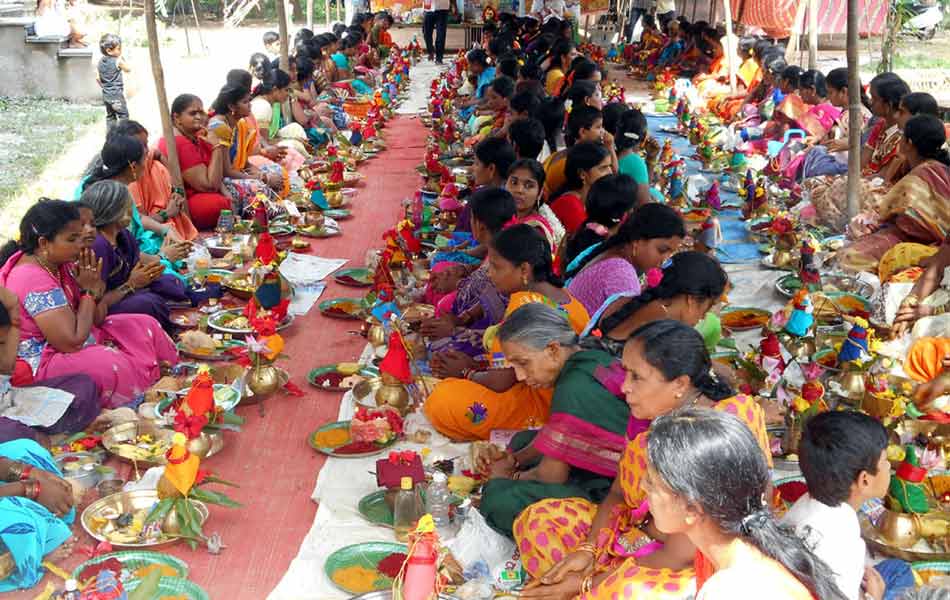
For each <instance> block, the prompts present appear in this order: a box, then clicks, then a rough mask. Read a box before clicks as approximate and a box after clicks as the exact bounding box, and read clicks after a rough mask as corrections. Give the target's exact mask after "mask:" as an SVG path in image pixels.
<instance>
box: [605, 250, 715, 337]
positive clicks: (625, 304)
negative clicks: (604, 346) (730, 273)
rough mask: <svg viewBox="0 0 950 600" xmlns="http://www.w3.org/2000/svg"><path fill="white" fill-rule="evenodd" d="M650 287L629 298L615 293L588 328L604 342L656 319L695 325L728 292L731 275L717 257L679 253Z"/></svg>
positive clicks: (696, 253)
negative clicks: (598, 334)
mask: <svg viewBox="0 0 950 600" xmlns="http://www.w3.org/2000/svg"><path fill="white" fill-rule="evenodd" d="M657 275H658V278H659V281H656V280H655V279H654V280H650V278H648V281H647V282H646V283H647V286H648V287H647V289H645V290H643V291H642V292H641V293H640V295H638V296H635V297H632V298H630V297H629V294H627V295H626V296H627V299H624V297H623V295H619V294H615V295H614V296H613V297H611V298H608V299H607V301H606V302H604V304H603V306H602V307H601V309H600V310H599V311H597V312H596V313H595V314H594V315H593V317H592V318H591V322H590V325H589V327H588V330H593V329H594V328H595V327H596V328H598V329H599V330H600V333H601V335H602V338H603V340H604V341H605V342H608V343H609V342H614V343H617V342H621V341H623V340H625V339H627V336H629V335H630V333H631V332H632V331H633V330H635V329H636V328H638V327H640V326H642V325H643V324H645V323H649V322H651V321H656V320H657V319H676V320H677V321H680V322H682V323H685V324H686V325H689V326H690V327H693V326H695V325H696V324H697V323H699V321H700V320H701V319H702V318H703V317H704V316H705V315H706V313H707V312H709V310H710V309H712V307H713V306H714V305H715V304H716V303H717V302H718V301H719V298H720V297H722V294H723V293H724V292H725V291H726V284H727V283H728V277H727V276H726V272H725V271H723V269H722V267H721V266H720V265H719V263H718V262H716V260H715V259H714V258H711V257H709V256H707V255H706V254H704V253H702V252H692V251H690V252H680V253H679V254H675V255H674V256H673V258H672V259H671V260H670V264H669V265H668V266H667V267H665V268H664V269H663V270H662V271H661V272H660V273H658V274H657Z"/></svg>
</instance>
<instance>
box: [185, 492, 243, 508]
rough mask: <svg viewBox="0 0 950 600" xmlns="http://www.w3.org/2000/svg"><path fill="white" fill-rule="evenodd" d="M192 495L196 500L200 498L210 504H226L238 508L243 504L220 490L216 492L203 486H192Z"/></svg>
mask: <svg viewBox="0 0 950 600" xmlns="http://www.w3.org/2000/svg"><path fill="white" fill-rule="evenodd" d="M191 497H192V498H194V499H195V500H200V501H202V502H206V503H208V504H217V505H218V506H226V507H228V508H238V507H240V506H241V504H239V503H238V502H235V501H234V500H231V499H230V498H228V497H227V496H225V495H224V494H222V493H220V492H214V491H211V490H206V489H202V488H192V490H191Z"/></svg>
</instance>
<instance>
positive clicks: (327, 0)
mask: <svg viewBox="0 0 950 600" xmlns="http://www.w3.org/2000/svg"><path fill="white" fill-rule="evenodd" d="M323 8H324V10H325V11H326V14H324V15H323V16H324V17H326V20H327V31H330V0H323Z"/></svg>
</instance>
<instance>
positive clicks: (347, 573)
mask: <svg viewBox="0 0 950 600" xmlns="http://www.w3.org/2000/svg"><path fill="white" fill-rule="evenodd" d="M330 578H331V579H332V580H333V583H335V584H337V585H338V586H340V587H341V588H343V589H345V590H347V591H348V592H351V593H354V594H365V593H366V592H372V591H375V590H377V589H379V588H378V586H377V583H378V580H379V579H380V574H379V571H377V570H375V569H367V568H366V567H361V566H359V565H354V566H352V567H344V568H342V569H337V570H336V571H334V572H333V575H332V576H331V577H330Z"/></svg>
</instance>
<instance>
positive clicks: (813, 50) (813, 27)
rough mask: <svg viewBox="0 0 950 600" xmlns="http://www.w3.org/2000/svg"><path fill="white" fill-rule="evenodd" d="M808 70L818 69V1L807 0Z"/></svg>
mask: <svg viewBox="0 0 950 600" xmlns="http://www.w3.org/2000/svg"><path fill="white" fill-rule="evenodd" d="M808 68H809V69H817V68H818V0H808Z"/></svg>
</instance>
